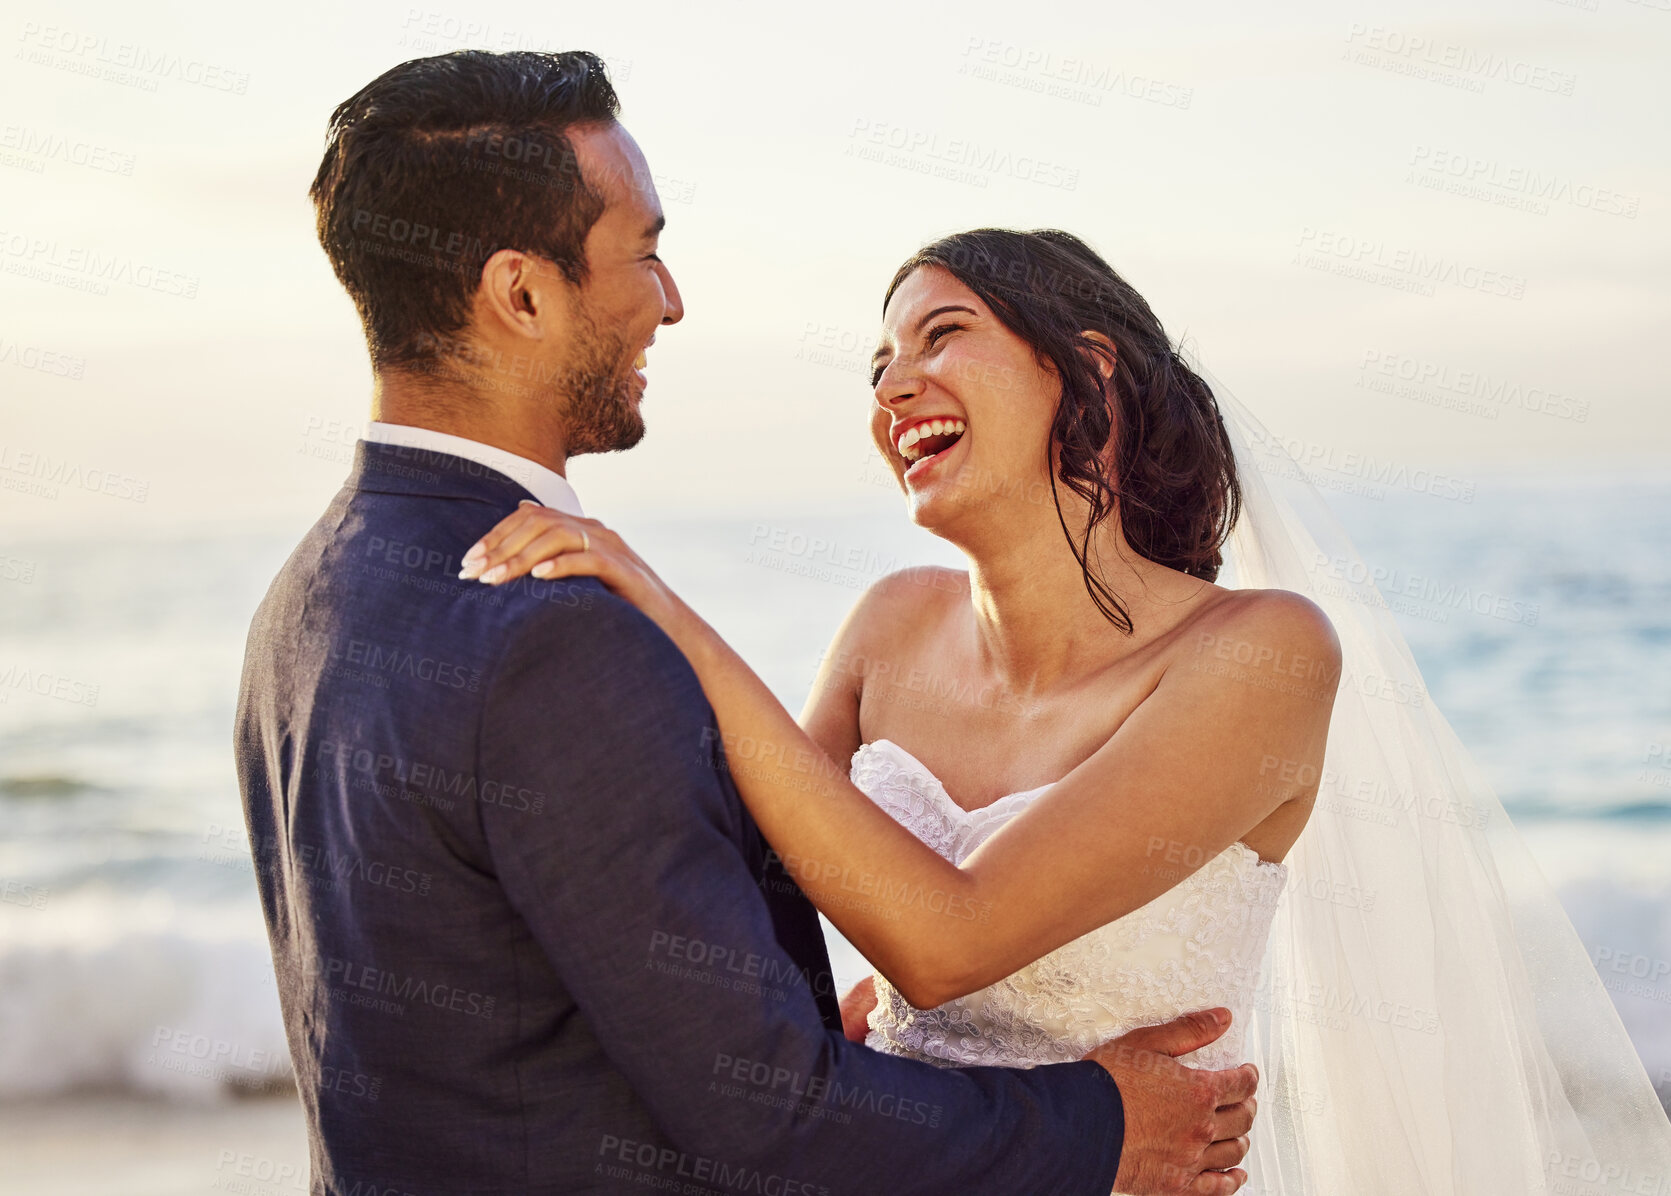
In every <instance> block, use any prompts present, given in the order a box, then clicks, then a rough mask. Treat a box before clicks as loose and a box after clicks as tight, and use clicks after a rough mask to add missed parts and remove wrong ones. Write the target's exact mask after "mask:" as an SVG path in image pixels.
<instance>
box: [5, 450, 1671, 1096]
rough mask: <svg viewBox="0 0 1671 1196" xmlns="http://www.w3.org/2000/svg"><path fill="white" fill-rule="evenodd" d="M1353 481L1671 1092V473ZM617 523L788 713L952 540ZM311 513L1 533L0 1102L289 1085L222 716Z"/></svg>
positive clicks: (800, 526)
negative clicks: (876, 588)
mask: <svg viewBox="0 0 1671 1196" xmlns="http://www.w3.org/2000/svg"><path fill="white" fill-rule="evenodd" d="M1347 489H1355V488H1346V487H1341V488H1339V489H1338V490H1337V491H1334V492H1330V493H1329V494H1328V497H1329V501H1330V503H1331V505H1333V506H1334V507H1335V509H1336V511H1337V512H1338V513H1339V514H1340V516H1341V518H1342V520H1343V521H1344V522H1345V524H1346V526H1347V527H1348V529H1349V530H1350V532H1351V534H1352V536H1353V538H1354V540H1355V541H1356V543H1357V545H1358V547H1359V548H1360V549H1361V550H1362V552H1363V554H1364V556H1365V557H1366V559H1367V560H1369V561H1370V562H1371V563H1372V564H1373V565H1374V566H1376V567H1377V569H1379V570H1380V573H1379V574H1378V576H1379V577H1381V578H1382V579H1383V582H1382V589H1383V592H1384V593H1386V594H1387V596H1388V599H1389V602H1390V603H1391V605H1392V606H1393V609H1394V610H1395V612H1396V613H1397V617H1398V619H1399V622H1400V625H1401V626H1402V628H1403V630H1404V632H1405V634H1406V636H1407V637H1408V639H1409V641H1410V644H1411V647H1412V649H1413V651H1414V654H1415V656H1416V659H1417V661H1418V663H1419V664H1420V666H1421V668H1422V670H1423V673H1424V675H1425V679H1426V682H1427V687H1428V690H1429V692H1430V693H1431V694H1432V696H1433V699H1434V701H1435V702H1436V703H1437V704H1438V706H1439V708H1440V709H1441V710H1442V711H1443V712H1444V713H1445V714H1446V716H1447V717H1448V718H1449V719H1450V721H1451V723H1452V725H1453V726H1454V727H1455V728H1456V730H1457V732H1458V734H1459V735H1460V736H1461V738H1462V740H1463V742H1464V743H1465V744H1467V745H1468V747H1469V749H1470V751H1471V752H1472V753H1473V754H1474V756H1475V758H1476V759H1477V760H1478V761H1479V763H1480V764H1481V765H1482V767H1483V768H1484V770H1485V772H1486V774H1487V775H1488V776H1489V777H1490V778H1491V780H1492V782H1493V784H1494V785H1495V787H1496V789H1497V792H1498V794H1499V796H1500V797H1501V798H1502V799H1503V801H1504V803H1505V805H1506V807H1507V809H1508V811H1509V814H1510V816H1511V818H1512V819H1513V820H1514V822H1515V824H1516V826H1517V827H1519V828H1520V830H1521V832H1522V833H1523V834H1524V835H1525V837H1526V839H1527V842H1528V843H1529V845H1530V846H1531V848H1532V851H1533V854H1534V855H1535V856H1536V858H1537V859H1538V861H1539V864H1540V866H1542V867H1543V869H1544V870H1545V872H1546V874H1547V875H1548V876H1549V878H1550V879H1551V881H1552V882H1554V883H1555V884H1556V885H1557V887H1558V890H1559V892H1560V893H1561V896H1562V900H1563V902H1564V904H1565V905H1566V907H1567V909H1568V912H1569V913H1570V915H1571V916H1572V918H1573V920H1574V922H1575V924H1576V925H1577V927H1578V930H1579V932H1580V935H1581V936H1582V937H1583V939H1584V941H1585V943H1586V945H1587V946H1589V947H1590V950H1591V958H1592V960H1593V961H1595V963H1596V965H1597V968H1598V971H1599V972H1600V973H1601V975H1602V978H1603V980H1604V982H1606V983H1607V987H1608V989H1609V991H1610V992H1612V994H1613V996H1614V1001H1615V1005H1616V1007H1617V1008H1618V1009H1619V1012H1620V1015H1621V1017H1622V1018H1623V1019H1624V1022H1625V1024H1626V1026H1627V1028H1628V1029H1629V1030H1630V1033H1631V1035H1632V1039H1633V1041H1634V1042H1635V1044H1636V1046H1637V1049H1638V1050H1639V1052H1640V1053H1641V1055H1642V1058H1643V1061H1644V1064H1645V1065H1646V1067H1647V1069H1648V1072H1649V1075H1650V1076H1651V1077H1652V1078H1653V1080H1654V1081H1655V1083H1656V1085H1657V1086H1658V1088H1659V1090H1660V1093H1661V1096H1662V1099H1665V1100H1667V1101H1668V1102H1671V962H1668V961H1671V672H1668V670H1667V665H1671V483H1668V482H1662V481H1654V480H1651V479H1640V480H1635V481H1629V480H1626V481H1621V480H1618V479H1602V480H1594V479H1577V478H1572V479H1565V480H1560V479H1557V480H1548V479H1539V480H1536V481H1528V480H1525V479H1521V480H1502V481H1496V482H1492V481H1482V482H1480V483H1479V485H1478V487H1477V490H1476V491H1475V492H1474V493H1473V494H1472V496H1471V498H1469V499H1468V500H1466V501H1464V500H1462V499H1459V498H1457V497H1456V496H1454V495H1452V496H1450V497H1440V496H1436V495H1434V494H1430V493H1413V492H1408V493H1407V492H1383V493H1367V494H1366V493H1347V492H1346V490H1347ZM602 514H604V516H605V518H607V519H609V521H610V522H611V524H612V525H613V526H615V527H616V528H617V529H618V530H620V531H621V532H622V533H623V534H624V535H625V536H626V537H627V539H628V541H629V542H630V543H632V544H633V545H634V547H635V548H637V549H638V551H639V552H640V553H641V554H642V555H643V556H644V557H645V558H646V559H647V560H649V561H650V562H651V563H652V564H653V565H655V566H656V567H657V568H658V570H659V571H660V572H661V573H662V575H663V576H664V577H666V578H667V579H668V580H669V581H670V582H671V583H672V584H674V585H675V587H676V588H677V589H679V591H680V592H681V593H683V594H684V595H685V596H686V597H687V598H688V599H689V600H690V601H691V602H692V603H693V605H695V606H696V608H697V609H698V610H700V611H701V612H702V613H703V614H704V615H705V616H706V617H707V618H708V619H709V620H710V621H711V622H713V623H714V624H715V626H716V627H718V628H719V629H720V630H721V631H722V632H723V633H725V634H726V635H727V636H728V638H730V639H731V640H732V642H733V643H734V644H736V645H737V646H738V648H739V649H740V650H741V651H742V653H743V654H744V656H745V657H746V658H748V659H749V660H750V661H751V662H752V663H753V664H754V665H755V667H756V668H757V669H758V670H759V671H760V672H761V674H762V676H763V677H764V678H765V679H766V680H767V682H768V683H769V684H770V685H771V686H772V688H773V689H774V691H775V692H776V693H777V694H778V695H779V696H780V697H781V698H782V699H783V700H784V701H785V703H786V704H787V705H788V706H789V708H790V709H791V710H792V711H794V712H797V713H798V712H799V710H800V706H801V703H802V701H803V700H804V698H805V695H806V693H807V690H808V688H809V685H810V683H811V680H812V677H813V674H814V672H815V670H816V667H817V663H818V659H819V657H820V654H821V653H822V651H823V649H824V647H825V645H826V644H827V643H828V641H829V638H830V636H831V634H832V633H833V631H834V630H835V628H836V626H837V624H838V623H839V622H840V620H841V618H842V617H843V615H845V613H846V612H847V610H848V608H849V607H850V606H851V604H852V602H853V601H854V600H855V599H856V598H857V597H858V595H859V593H860V592H861V591H862V590H863V588H864V587H865V586H867V585H868V584H869V583H870V582H871V581H873V580H874V579H875V578H876V577H877V576H879V575H880V574H882V573H884V572H887V571H888V570H890V569H893V568H898V567H900V566H902V565H905V564H910V563H918V562H925V561H937V562H942V563H954V564H955V563H957V562H958V560H959V558H958V556H957V554H956V553H955V551H953V550H951V549H950V548H948V547H947V546H946V545H944V544H941V543H939V542H938V541H935V540H933V539H932V538H931V537H928V536H926V535H925V534H924V533H922V532H920V531H919V530H918V529H916V528H914V527H912V526H911V525H910V524H909V523H908V521H907V520H906V519H905V517H904V515H903V514H902V513H900V512H896V511H893V510H889V509H877V510H870V509H866V510H863V511H855V512H849V513H843V514H840V515H829V516H822V517H814V516H801V515H777V514H763V515H761V516H759V517H725V518H695V517H690V516H687V515H680V516H677V517H669V516H655V515H644V514H635V515H622V516H620V517H619V518H610V517H609V516H608V515H607V513H602ZM304 525H305V521H303V522H300V523H297V524H296V525H294V526H290V527H286V528H284V529H282V530H279V531H273V530H268V531H265V532H263V533H261V534H249V535H244V536H236V535H230V534H227V533H224V532H217V533H213V534H210V533H200V534H193V535H180V536H174V537H150V538H133V537H125V538H112V537H110V536H108V535H105V534H97V535H95V534H87V535H78V536H76V537H73V538H59V539H48V538H44V537H41V538H30V537H27V536H18V535H15V534H13V535H11V536H10V537H9V538H8V539H7V540H6V541H4V542H0V1099H4V1098H15V1097H19V1096H25V1095H34V1094H44V1093H53V1092H71V1091H77V1090H83V1089H105V1090H108V1089H122V1090H129V1091H133V1092H138V1093H143V1094H150V1095H155V1096H158V1097H169V1098H174V1099H178V1100H188V1101H219V1100H223V1099H225V1098H226V1097H228V1096H229V1095H231V1094H235V1093H237V1092H240V1091H249V1090H258V1089H263V1088H274V1087H280V1088H281V1087H283V1085H284V1084H285V1083H286V1082H287V1078H288V1063H287V1060H286V1057H285V1047H284V1040H283V1035H282V1030H281V1026H280V1021H279V1012H278V1001H277V996H276V991H275V988H274V984H273V980H272V976H271V971H270V964H269V960H268V955H267V945H266V939H265V936H264V931H263V926H262V921H261V915H260V909H259V906H258V904H257V902H256V897H255V888H254V881H253V873H252V870H251V864H250V858H249V851H248V847H247V843H246V841H245V839H244V830H243V822H242V815H241V811H240V807H239V801H238V793H237V787H236V780H235V776H234V772H233V766H232V759H231V728H232V717H233V705H234V701H235V698H236V692H237V683H238V675H239V669H240V661H241V657H242V652H243V645H244V635H245V631H246V629H247V626H248V622H249V618H250V615H251V613H252V612H253V610H254V608H255V605H256V604H257V602H258V601H259V600H260V598H261V595H262V593H263V592H264V591H265V589H266V586H267V584H268V582H269V580H270V579H271V577H272V575H273V573H274V572H275V571H276V570H277V568H278V567H279V565H280V563H281V562H282V561H283V559H284V558H285V556H286V555H287V554H288V552H289V551H290V548H291V546H292V544H293V543H294V541H295V539H296V538H297V537H299V536H300V534H301V532H302V531H303V530H304ZM484 530H485V529H484ZM831 946H832V956H833V958H834V961H835V964H836V970H837V973H838V976H839V977H840V978H841V979H842V980H843V981H844V982H850V981H851V980H853V979H856V978H858V976H860V975H861V974H863V972H864V971H865V970H866V969H865V968H864V965H863V962H862V960H861V959H860V958H859V957H858V956H857V954H856V953H855V952H853V950H852V949H851V948H850V947H849V946H847V945H846V944H845V943H844V942H841V941H840V939H839V936H835V935H834V934H833V932H832V933H831Z"/></svg>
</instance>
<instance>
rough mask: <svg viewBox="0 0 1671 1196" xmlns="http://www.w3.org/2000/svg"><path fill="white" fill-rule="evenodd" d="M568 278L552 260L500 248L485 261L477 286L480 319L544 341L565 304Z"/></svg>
mask: <svg viewBox="0 0 1671 1196" xmlns="http://www.w3.org/2000/svg"><path fill="white" fill-rule="evenodd" d="M567 283H568V280H567V279H565V278H564V277H563V273H562V271H561V270H559V269H558V268H557V267H556V266H554V265H553V264H552V263H550V262H547V261H545V260H544V259H543V258H540V257H537V256H535V255H534V254H531V253H525V252H523V251H522V250H520V249H501V250H499V251H498V252H497V253H495V254H494V255H493V256H492V257H490V258H488V259H487V261H486V262H484V263H483V264H482V277H481V284H480V285H479V286H478V287H477V288H476V311H477V314H478V317H479V318H482V319H485V320H488V321H491V322H492V324H493V325H494V326H495V327H497V328H499V329H501V330H502V331H505V332H509V333H512V334H513V335H517V336H524V337H529V338H531V339H533V340H543V339H545V337H546V336H547V335H549V334H550V333H551V331H552V329H553V317H554V316H557V315H558V314H559V313H560V311H562V310H563V309H564V308H565V307H566V302H565V301H566V300H567V298H568V296H567V294H566V291H565V288H566V287H567Z"/></svg>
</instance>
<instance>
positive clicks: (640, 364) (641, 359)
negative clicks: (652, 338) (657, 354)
mask: <svg viewBox="0 0 1671 1196" xmlns="http://www.w3.org/2000/svg"><path fill="white" fill-rule="evenodd" d="M632 364H633V368H635V369H640V370H641V369H643V368H644V367H645V366H647V365H649V364H650V355H649V354H648V353H640V354H639V355H638V359H637V360H636V361H634V362H633V363H632Z"/></svg>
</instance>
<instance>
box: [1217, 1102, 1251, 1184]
mask: <svg viewBox="0 0 1671 1196" xmlns="http://www.w3.org/2000/svg"><path fill="white" fill-rule="evenodd" d="M1254 1107H1255V1102H1254V1100H1253V1098H1252V1097H1249V1098H1248V1099H1247V1100H1245V1101H1242V1102H1241V1103H1240V1104H1235V1105H1229V1106H1227V1107H1226V1108H1222V1109H1219V1110H1218V1111H1217V1112H1215V1113H1214V1114H1213V1141H1215V1142H1224V1141H1228V1140H1231V1139H1235V1138H1240V1137H1241V1136H1242V1135H1244V1134H1246V1133H1247V1132H1248V1131H1249V1130H1251V1129H1252V1128H1253V1112H1254ZM1212 1165H1213V1166H1218V1167H1222V1166H1227V1165H1228V1164H1223V1163H1215V1164H1212Z"/></svg>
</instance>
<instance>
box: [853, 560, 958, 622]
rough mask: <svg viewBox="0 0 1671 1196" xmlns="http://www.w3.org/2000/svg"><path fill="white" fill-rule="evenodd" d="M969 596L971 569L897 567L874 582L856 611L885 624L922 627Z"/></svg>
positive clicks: (861, 616)
mask: <svg viewBox="0 0 1671 1196" xmlns="http://www.w3.org/2000/svg"><path fill="white" fill-rule="evenodd" d="M968 598H969V573H968V571H967V570H964V569H948V568H945V567H944V566H941V565H913V566H911V567H910V568H907V569H896V570H894V571H893V572H892V573H888V574H884V575H883V576H881V577H879V578H877V579H876V581H874V582H873V583H871V586H870V588H869V589H868V590H866V591H865V593H864V596H863V597H861V598H860V599H859V601H858V604H857V605H856V606H855V607H854V614H855V615H858V616H859V617H860V618H862V619H864V620H865V621H866V622H867V623H869V622H871V621H872V620H874V621H876V622H878V623H879V624H880V625H881V626H882V627H884V628H892V629H898V628H901V627H905V628H910V629H913V630H921V629H922V627H923V626H924V625H925V624H927V623H933V622H936V621H938V620H939V619H941V618H943V617H944V616H945V614H946V613H947V611H948V610H951V609H954V608H957V607H960V606H961V605H962V604H963V603H964V602H966V601H967V600H968Z"/></svg>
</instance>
